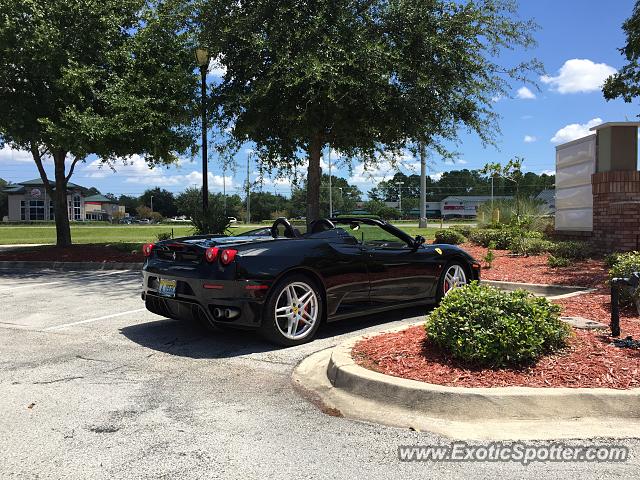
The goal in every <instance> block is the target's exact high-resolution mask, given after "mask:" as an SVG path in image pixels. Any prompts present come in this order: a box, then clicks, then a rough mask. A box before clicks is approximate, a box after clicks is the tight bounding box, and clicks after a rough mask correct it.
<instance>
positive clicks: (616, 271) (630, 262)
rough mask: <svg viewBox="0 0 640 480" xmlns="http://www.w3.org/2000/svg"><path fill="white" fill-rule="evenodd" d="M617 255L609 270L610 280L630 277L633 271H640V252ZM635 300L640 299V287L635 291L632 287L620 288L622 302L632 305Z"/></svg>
mask: <svg viewBox="0 0 640 480" xmlns="http://www.w3.org/2000/svg"><path fill="white" fill-rule="evenodd" d="M616 257H617V258H616V260H615V263H614V264H613V266H612V267H611V269H610V270H609V280H611V279H612V278H628V277H629V276H630V275H631V274H632V273H633V272H640V252H628V253H619V254H617V256H616ZM634 301H636V302H639V301H640V287H639V288H637V289H636V290H635V291H632V290H631V289H630V288H621V289H620V303H621V304H623V305H631V304H632V303H633V302H634ZM639 313H640V311H639Z"/></svg>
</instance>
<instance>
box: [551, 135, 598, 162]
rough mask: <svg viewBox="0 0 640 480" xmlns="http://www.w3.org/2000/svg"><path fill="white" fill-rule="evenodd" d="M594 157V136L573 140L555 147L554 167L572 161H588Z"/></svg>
mask: <svg viewBox="0 0 640 480" xmlns="http://www.w3.org/2000/svg"><path fill="white" fill-rule="evenodd" d="M595 158H596V136H595V135H589V136H588V137H584V138H581V139H580V140H574V141H573V142H569V143H565V144H564V145H558V146H557V147H556V168H562V167H566V166H568V165H572V164H574V163H581V162H590V161H591V160H592V159H593V160H595Z"/></svg>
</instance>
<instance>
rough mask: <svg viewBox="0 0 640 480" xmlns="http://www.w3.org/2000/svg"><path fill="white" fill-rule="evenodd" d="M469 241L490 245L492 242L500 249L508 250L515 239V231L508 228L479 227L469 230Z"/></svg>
mask: <svg viewBox="0 0 640 480" xmlns="http://www.w3.org/2000/svg"><path fill="white" fill-rule="evenodd" d="M467 238H469V241H470V242H472V243H475V244H476V245H481V246H483V247H488V246H489V245H490V244H491V243H493V244H494V245H495V248H496V249H498V250H506V249H507V248H509V245H511V242H512V241H513V232H511V231H510V230H509V229H506V228H497V229H496V228H477V229H474V230H471V231H470V232H469V236H468V237H467Z"/></svg>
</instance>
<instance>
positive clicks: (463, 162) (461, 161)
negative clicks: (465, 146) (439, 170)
mask: <svg viewBox="0 0 640 480" xmlns="http://www.w3.org/2000/svg"><path fill="white" fill-rule="evenodd" d="M467 163H469V162H467V161H466V160H465V159H464V158H457V159H455V160H454V159H452V158H448V159H446V160H445V161H444V164H445V165H466V164H467Z"/></svg>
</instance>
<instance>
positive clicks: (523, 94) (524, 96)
mask: <svg viewBox="0 0 640 480" xmlns="http://www.w3.org/2000/svg"><path fill="white" fill-rule="evenodd" d="M516 97H518V98H520V99H521V100H533V99H534V98H536V94H535V93H533V92H532V91H531V90H529V89H528V88H527V87H520V88H519V89H518V93H517V94H516Z"/></svg>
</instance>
